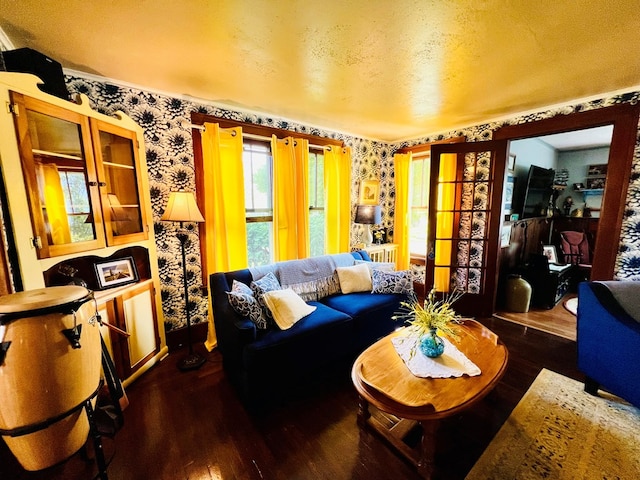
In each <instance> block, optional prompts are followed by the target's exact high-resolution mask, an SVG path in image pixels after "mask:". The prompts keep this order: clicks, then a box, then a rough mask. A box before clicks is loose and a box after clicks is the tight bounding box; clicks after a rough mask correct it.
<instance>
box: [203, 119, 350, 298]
mask: <svg viewBox="0 0 640 480" xmlns="http://www.w3.org/2000/svg"><path fill="white" fill-rule="evenodd" d="M191 123H192V125H204V124H205V123H217V124H219V125H220V127H221V128H234V127H241V128H242V131H243V132H246V133H249V134H251V135H260V136H262V137H269V138H271V135H275V136H276V137H278V138H286V137H295V138H304V139H306V140H309V144H313V145H319V146H327V147H328V146H337V147H340V148H342V147H344V142H343V141H342V140H336V139H333V138H326V137H320V136H317V135H311V134H308V133H300V132H294V131H291V130H284V129H281V128H275V127H268V126H265V125H256V124H254V123H247V122H240V121H236V120H230V119H228V118H220V117H215V116H213V115H207V114H205V113H200V112H192V113H191ZM191 138H192V141H193V163H194V171H195V183H196V200H197V202H198V206H199V207H200V208H202V204H203V199H202V195H204V180H203V178H202V174H201V172H202V168H203V158H202V137H201V135H200V130H198V129H197V128H194V129H192V130H191ZM199 229H200V230H199V237H200V258H201V260H200V261H201V264H202V265H203V267H202V269H201V270H202V286H203V287H204V288H205V289H207V290H208V286H209V279H208V278H207V274H206V268H205V265H206V264H207V259H206V253H205V249H204V248H203V247H204V245H206V242H207V235H206V231H205V228H204V225H203V224H200V225H199Z"/></svg>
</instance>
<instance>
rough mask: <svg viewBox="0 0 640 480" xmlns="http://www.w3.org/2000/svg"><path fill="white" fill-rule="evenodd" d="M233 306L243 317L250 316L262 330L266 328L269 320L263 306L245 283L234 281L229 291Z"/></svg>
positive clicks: (230, 301)
mask: <svg viewBox="0 0 640 480" xmlns="http://www.w3.org/2000/svg"><path fill="white" fill-rule="evenodd" d="M227 298H228V299H229V303H230V304H231V307H232V308H233V309H234V310H235V311H236V312H237V313H238V314H239V315H242V316H243V317H248V318H249V319H250V320H251V321H252V322H253V323H254V324H255V325H256V328H258V329H260V330H266V329H267V328H268V326H269V322H268V321H267V319H266V318H265V316H264V314H263V313H262V308H261V307H260V305H259V304H258V301H257V300H256V299H255V297H254V296H253V294H252V292H251V289H250V288H249V287H247V286H246V285H245V284H244V283H242V282H238V281H236V280H234V281H233V285H232V287H231V291H230V292H227Z"/></svg>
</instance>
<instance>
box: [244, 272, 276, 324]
mask: <svg viewBox="0 0 640 480" xmlns="http://www.w3.org/2000/svg"><path fill="white" fill-rule="evenodd" d="M250 287H251V290H252V291H253V296H254V297H256V300H257V301H258V304H259V305H260V307H262V312H263V313H264V315H265V317H267V318H268V319H270V320H273V315H272V314H271V312H270V311H269V308H267V305H266V304H265V302H264V298H262V296H263V295H264V294H265V293H266V292H270V291H272V290H280V289H281V288H282V287H281V286H280V282H278V279H277V278H276V276H275V275H274V274H273V273H271V272H269V273H267V274H266V275H265V276H264V277H262V278H260V279H258V280H254V281H252V282H251V285H250Z"/></svg>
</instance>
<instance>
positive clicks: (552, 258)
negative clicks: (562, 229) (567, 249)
mask: <svg viewBox="0 0 640 480" xmlns="http://www.w3.org/2000/svg"><path fill="white" fill-rule="evenodd" d="M542 254H543V255H544V256H545V257H547V259H548V260H549V263H558V252H557V251H556V247H555V245H543V246H542Z"/></svg>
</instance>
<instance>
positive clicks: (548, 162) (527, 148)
mask: <svg viewBox="0 0 640 480" xmlns="http://www.w3.org/2000/svg"><path fill="white" fill-rule="evenodd" d="M509 153H511V154H515V155H516V168H515V177H516V181H515V186H514V189H513V212H514V213H518V214H520V213H522V203H523V201H524V194H525V189H526V188H527V177H528V176H529V167H530V166H531V165H537V166H538V167H542V168H553V169H555V168H556V166H557V162H558V154H557V150H556V149H555V148H553V147H552V146H551V145H549V144H548V143H545V142H543V141H541V140H538V139H537V138H525V139H523V140H514V141H512V142H511V143H510V144H509Z"/></svg>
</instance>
